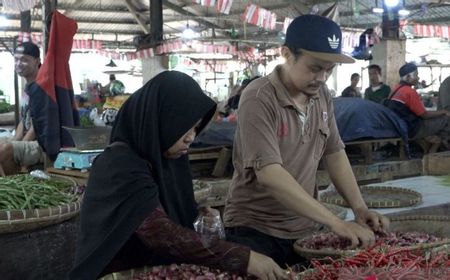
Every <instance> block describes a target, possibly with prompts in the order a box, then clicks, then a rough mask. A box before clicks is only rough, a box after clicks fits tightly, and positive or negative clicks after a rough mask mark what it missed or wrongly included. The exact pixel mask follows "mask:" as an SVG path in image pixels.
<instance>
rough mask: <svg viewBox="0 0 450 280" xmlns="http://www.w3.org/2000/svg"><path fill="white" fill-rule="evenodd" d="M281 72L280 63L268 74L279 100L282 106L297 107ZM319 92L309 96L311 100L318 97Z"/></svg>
mask: <svg viewBox="0 0 450 280" xmlns="http://www.w3.org/2000/svg"><path fill="white" fill-rule="evenodd" d="M280 72H281V65H278V66H276V67H275V69H274V70H273V71H272V73H270V74H269V75H268V78H269V81H270V83H271V84H272V85H273V87H274V88H275V94H276V96H277V99H278V102H279V103H280V105H281V106H282V107H288V106H291V107H294V108H296V106H295V103H294V101H293V100H292V98H291V96H290V95H289V92H288V90H287V89H286V87H285V86H284V84H283V82H282V81H281V79H280ZM319 94H320V93H318V94H316V95H314V96H311V97H309V100H311V99H318V98H319ZM308 104H309V103H308Z"/></svg>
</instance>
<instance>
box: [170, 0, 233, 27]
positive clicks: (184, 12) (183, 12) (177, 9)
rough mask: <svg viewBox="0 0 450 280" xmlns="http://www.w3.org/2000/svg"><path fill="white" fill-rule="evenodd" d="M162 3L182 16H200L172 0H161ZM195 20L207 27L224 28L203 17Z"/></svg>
mask: <svg viewBox="0 0 450 280" xmlns="http://www.w3.org/2000/svg"><path fill="white" fill-rule="evenodd" d="M163 5H164V6H165V7H167V8H169V9H171V10H174V11H175V12H177V13H180V14H181V15H183V16H186V17H201V15H196V14H194V13H192V12H189V11H187V10H185V9H183V8H182V7H180V6H178V5H175V4H173V3H172V2H169V1H168V0H163ZM181 19H183V18H181ZM181 19H180V20H181ZM195 21H197V22H198V23H199V24H203V25H205V26H206V27H209V28H221V29H222V28H224V27H223V26H220V25H217V24H215V23H212V22H210V21H207V20H204V19H201V18H198V19H196V20H195Z"/></svg>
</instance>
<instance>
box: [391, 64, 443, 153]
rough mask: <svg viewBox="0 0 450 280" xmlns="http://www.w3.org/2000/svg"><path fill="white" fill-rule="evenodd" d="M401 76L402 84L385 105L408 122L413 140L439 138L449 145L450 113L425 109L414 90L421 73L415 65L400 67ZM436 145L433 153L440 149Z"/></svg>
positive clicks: (409, 132) (437, 144)
mask: <svg viewBox="0 0 450 280" xmlns="http://www.w3.org/2000/svg"><path fill="white" fill-rule="evenodd" d="M399 75H400V83H399V84H398V85H397V86H396V87H394V90H393V91H392V93H391V94H390V95H389V98H388V100H387V101H386V102H385V105H386V106H387V107H388V108H390V109H391V110H393V111H394V112H395V113H397V115H398V116H399V117H400V118H402V119H403V120H404V121H405V122H406V124H407V126H408V136H409V137H410V138H411V139H423V138H427V137H430V136H439V137H440V138H441V139H442V140H443V141H444V143H447V141H448V137H449V135H450V118H449V116H450V112H449V111H446V110H437V111H427V110H426V109H425V106H424V105H423V103H422V100H421V99H420V96H419V94H418V93H417V91H416V90H415V89H414V88H413V86H415V85H417V84H418V82H419V72H418V69H417V66H416V65H415V64H414V63H406V64H405V65H403V66H402V67H400V69H399ZM435 144H436V145H435V147H432V148H431V150H432V151H435V150H437V148H439V142H437V143H435Z"/></svg>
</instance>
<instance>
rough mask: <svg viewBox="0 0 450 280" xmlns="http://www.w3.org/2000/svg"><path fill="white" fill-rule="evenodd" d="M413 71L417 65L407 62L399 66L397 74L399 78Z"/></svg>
mask: <svg viewBox="0 0 450 280" xmlns="http://www.w3.org/2000/svg"><path fill="white" fill-rule="evenodd" d="M415 71H417V66H416V65H415V64H414V63H412V62H409V63H406V64H405V65H403V66H402V67H400V69H399V70H398V74H399V75H400V78H401V77H403V76H406V75H408V74H411V73H412V72H415Z"/></svg>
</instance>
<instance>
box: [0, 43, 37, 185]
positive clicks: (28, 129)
mask: <svg viewBox="0 0 450 280" xmlns="http://www.w3.org/2000/svg"><path fill="white" fill-rule="evenodd" d="M39 53H40V52H39V47H38V46H36V45H35V44H33V43H31V42H24V43H22V44H21V45H19V46H18V47H17V48H16V49H15V51H14V66H15V71H16V73H17V75H19V76H21V77H23V78H24V79H25V81H26V85H28V84H30V83H32V82H34V81H35V80H36V76H37V73H38V71H39V67H40V65H41V59H40V55H39ZM25 88H26V86H25ZM44 157H45V156H44V153H43V151H42V148H41V147H40V146H39V144H38V142H37V141H36V134H35V132H34V128H33V123H32V121H31V114H30V104H29V97H28V94H27V93H26V92H23V94H22V98H21V104H20V122H19V124H18V125H17V128H16V132H15V135H14V137H13V138H12V139H9V140H6V141H3V142H2V143H0V175H1V176H5V175H8V174H14V173H17V172H18V170H19V168H20V167H22V166H32V165H36V164H39V163H43V162H44Z"/></svg>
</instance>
